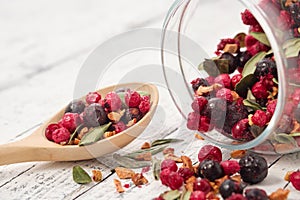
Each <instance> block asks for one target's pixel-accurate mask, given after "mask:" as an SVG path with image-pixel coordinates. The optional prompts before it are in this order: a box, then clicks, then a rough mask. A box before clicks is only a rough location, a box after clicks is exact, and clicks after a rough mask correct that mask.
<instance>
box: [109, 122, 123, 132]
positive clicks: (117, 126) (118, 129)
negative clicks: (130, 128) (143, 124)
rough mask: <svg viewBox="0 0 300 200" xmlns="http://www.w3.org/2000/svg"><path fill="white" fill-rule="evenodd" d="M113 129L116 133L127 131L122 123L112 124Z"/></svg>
mask: <svg viewBox="0 0 300 200" xmlns="http://www.w3.org/2000/svg"><path fill="white" fill-rule="evenodd" d="M112 127H113V129H114V131H115V132H116V133H120V132H122V131H124V130H125V129H126V125H125V124H124V122H122V121H119V122H117V123H115V124H112Z"/></svg>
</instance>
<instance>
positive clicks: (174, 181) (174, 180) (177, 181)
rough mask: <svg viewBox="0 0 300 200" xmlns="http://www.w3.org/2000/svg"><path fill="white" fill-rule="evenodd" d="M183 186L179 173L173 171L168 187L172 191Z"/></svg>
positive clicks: (170, 174)
mask: <svg viewBox="0 0 300 200" xmlns="http://www.w3.org/2000/svg"><path fill="white" fill-rule="evenodd" d="M182 185H183V178H182V177H181V176H180V175H179V173H178V172H173V171H171V172H170V173H169V176H168V186H169V187H170V188H171V189H172V190H177V189H179V188H180V187H181V186H182Z"/></svg>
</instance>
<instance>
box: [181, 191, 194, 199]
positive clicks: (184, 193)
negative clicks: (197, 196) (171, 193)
mask: <svg viewBox="0 0 300 200" xmlns="http://www.w3.org/2000/svg"><path fill="white" fill-rule="evenodd" d="M191 194H192V192H191V191H188V190H186V189H185V188H184V189H183V191H182V194H181V196H180V200H189V199H190V197H191Z"/></svg>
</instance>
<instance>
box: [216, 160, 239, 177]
mask: <svg viewBox="0 0 300 200" xmlns="http://www.w3.org/2000/svg"><path fill="white" fill-rule="evenodd" d="M220 164H221V167H222V168H223V171H224V173H225V175H229V176H231V175H233V174H235V173H238V172H239V171H240V165H239V162H238V161H236V160H225V161H222V162H221V163H220Z"/></svg>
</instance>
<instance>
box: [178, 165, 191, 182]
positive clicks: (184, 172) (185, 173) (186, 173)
mask: <svg viewBox="0 0 300 200" xmlns="http://www.w3.org/2000/svg"><path fill="white" fill-rule="evenodd" d="M178 173H179V175H180V176H181V177H182V178H183V180H184V181H186V180H188V179H189V178H190V177H192V176H194V174H195V173H194V171H192V170H191V169H190V168H186V167H185V168H182V167H181V168H179V169H178Z"/></svg>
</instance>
